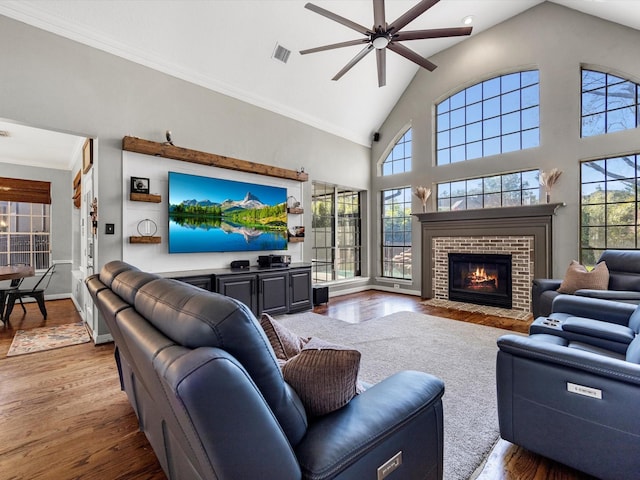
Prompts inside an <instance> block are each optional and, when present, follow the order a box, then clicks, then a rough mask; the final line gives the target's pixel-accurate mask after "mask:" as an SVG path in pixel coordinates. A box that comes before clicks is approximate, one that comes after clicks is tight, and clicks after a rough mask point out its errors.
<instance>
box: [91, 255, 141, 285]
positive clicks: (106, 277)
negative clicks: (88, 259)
mask: <svg viewBox="0 0 640 480" xmlns="http://www.w3.org/2000/svg"><path fill="white" fill-rule="evenodd" d="M127 270H135V271H137V272H139V271H140V270H138V269H137V268H136V267H134V266H133V265H129V264H128V263H126V262H123V261H121V260H113V261H111V262H109V263H105V265H104V267H102V270H101V271H100V281H101V282H102V283H104V284H105V285H106V286H107V287H109V288H111V283H112V282H113V279H114V278H115V277H116V276H118V275H119V274H121V273H122V272H125V271H127Z"/></svg>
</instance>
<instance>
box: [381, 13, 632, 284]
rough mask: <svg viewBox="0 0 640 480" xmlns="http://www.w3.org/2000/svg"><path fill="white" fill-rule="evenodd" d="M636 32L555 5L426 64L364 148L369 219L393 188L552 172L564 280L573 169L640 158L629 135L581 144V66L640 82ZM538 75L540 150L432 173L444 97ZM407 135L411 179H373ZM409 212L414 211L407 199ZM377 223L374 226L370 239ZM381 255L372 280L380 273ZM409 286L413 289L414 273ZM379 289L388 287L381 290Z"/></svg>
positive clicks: (575, 188)
mask: <svg viewBox="0 0 640 480" xmlns="http://www.w3.org/2000/svg"><path fill="white" fill-rule="evenodd" d="M638 45H640V31H637V30H633V29H630V28H626V27H623V26H620V25H617V24H614V23H610V22H607V21H604V20H600V19H598V18H595V17H591V16H588V15H584V14H581V13H579V12H576V11H574V10H570V9H567V8H565V7H561V6H559V5H556V4H553V3H548V2H547V3H543V4H541V5H539V6H536V7H534V8H532V9H530V10H528V11H526V12H524V13H522V14H521V15H519V16H516V17H514V18H512V19H510V20H508V21H506V22H504V23H502V24H500V25H497V26H496V27H494V28H492V29H490V30H488V31H485V32H483V33H480V34H477V35H472V37H471V38H469V39H467V40H465V41H464V42H462V43H461V44H459V45H457V46H455V47H453V48H450V49H448V50H446V51H444V52H441V53H440V54H438V55H436V56H434V57H433V58H431V60H432V61H433V62H434V63H435V64H436V65H438V68H437V69H436V70H435V71H434V72H431V73H429V72H427V71H425V70H422V69H421V70H420V71H419V72H418V73H417V75H416V76H415V78H414V79H413V81H412V83H411V84H410V86H409V87H408V88H407V90H406V91H405V93H404V94H403V96H402V98H401V99H400V101H399V102H398V103H397V105H396V106H395V108H394V109H393V111H392V113H391V114H390V115H389V117H388V118H387V120H386V121H385V122H384V124H383V125H382V126H381V127H380V132H381V136H382V141H381V142H379V143H376V144H374V145H373V147H372V152H371V154H372V165H371V175H372V189H371V191H372V196H373V197H374V199H375V200H374V203H372V210H373V212H372V213H373V218H378V217H379V214H380V208H379V196H380V195H379V192H380V190H381V189H386V188H392V187H394V186H401V185H403V186H408V185H410V186H412V190H415V187H416V186H417V185H428V186H431V187H432V189H433V195H432V199H431V200H432V202H433V203H432V204H431V207H430V208H431V210H430V211H435V208H436V207H435V201H434V198H433V197H435V184H436V183H438V182H443V181H450V180H457V179H463V178H471V177H479V176H484V175H490V174H493V173H497V172H512V171H520V170H526V169H534V168H539V169H542V170H549V169H551V168H553V167H558V168H560V169H561V170H563V171H564V174H563V175H562V177H561V179H560V182H559V183H558V185H557V186H556V188H555V189H554V191H553V193H552V201H553V202H565V203H566V207H564V208H561V209H560V210H559V212H558V215H557V217H556V219H555V220H556V222H555V235H554V239H553V241H554V252H555V253H554V276H555V277H562V276H563V275H564V272H565V269H566V267H567V265H568V264H569V262H570V261H571V260H572V259H574V258H577V257H578V246H579V236H578V229H579V202H580V193H579V192H580V185H579V182H580V180H579V179H580V172H579V161H580V160H585V159H593V158H602V157H605V156H610V155H615V154H620V153H628V152H638V151H640V134H639V132H638V130H637V129H634V130H627V131H623V132H618V133H613V134H608V135H601V136H596V137H590V138H584V139H581V138H580V68H581V66H585V67H588V68H594V69H601V70H605V71H610V72H613V73H617V74H619V75H621V76H623V77H626V78H629V79H631V80H633V81H635V82H640V61H638V60H640V56H639V54H638ZM529 68H537V69H539V72H540V147H538V148H533V149H528V150H522V151H518V152H511V153H506V154H502V155H496V156H493V157H487V158H480V159H474V160H470V161H466V162H460V163H457V164H452V165H446V166H440V167H435V166H434V164H435V160H434V148H435V145H434V133H433V132H434V131H435V122H434V115H433V111H432V110H433V108H434V105H435V104H436V103H438V102H440V101H442V100H443V99H444V98H446V97H448V96H450V95H451V94H453V93H455V92H457V91H459V90H461V89H463V88H466V87H468V86H471V85H474V84H476V83H478V82H480V81H483V80H486V79H488V78H492V77H495V76H497V75H501V74H504V73H509V72H512V71H519V70H523V69H529ZM409 123H410V124H411V125H412V127H413V163H412V165H413V171H412V172H411V173H409V174H403V175H396V176H388V177H378V176H377V173H376V162H378V161H379V160H381V159H384V155H385V154H386V152H387V151H388V148H389V146H390V144H389V142H391V141H392V140H393V138H394V137H395V136H396V134H397V133H398V132H399V131H400V130H401V129H402V128H403V127H404V126H405V125H407V124H409ZM413 211H414V212H420V211H421V206H420V202H419V201H418V200H417V199H416V198H415V197H414V202H413ZM378 229H379V222H372V227H371V232H370V235H371V237H372V238H375V237H376V232H378V231H379V230H378ZM413 245H415V246H418V245H420V229H419V223H418V222H417V220H414V223H413ZM379 263H380V258H379V253H377V252H376V254H375V258H374V259H373V260H372V264H371V270H372V273H376V272H378V273H379V270H380V267H379V266H378V265H379ZM420 264H421V258H420V252H419V248H414V249H413V264H412V267H413V271H414V272H420ZM413 277H414V280H413V284H412V285H406V286H405V285H401V288H404V289H407V290H409V289H412V290H420V275H419V273H416V274H414V276H413ZM380 284H381V285H388V283H384V282H381V283H380Z"/></svg>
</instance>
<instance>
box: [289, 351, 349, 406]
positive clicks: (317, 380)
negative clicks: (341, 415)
mask: <svg viewBox="0 0 640 480" xmlns="http://www.w3.org/2000/svg"><path fill="white" fill-rule="evenodd" d="M359 369H360V352H359V351H357V350H353V349H352V348H349V347H345V346H342V345H335V344H331V343H329V342H325V341H324V340H320V339H318V338H311V340H309V342H308V343H307V344H306V345H305V346H304V348H303V349H302V351H301V352H300V353H299V354H298V355H296V356H295V357H293V358H292V359H290V360H288V361H287V363H285V364H284V366H283V367H282V374H283V375H284V379H285V380H286V382H287V383H288V384H289V385H291V387H292V388H293V389H294V390H295V391H296V393H297V394H298V396H299V397H300V400H301V401H302V404H303V405H304V407H305V409H306V411H307V414H308V415H310V416H319V415H325V414H327V413H329V412H333V411H334V410H337V409H339V408H341V407H343V406H345V405H346V404H347V403H349V401H350V400H351V399H352V398H353V397H354V396H355V395H356V393H358V370H359Z"/></svg>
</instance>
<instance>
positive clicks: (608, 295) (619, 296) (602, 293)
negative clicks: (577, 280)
mask: <svg viewBox="0 0 640 480" xmlns="http://www.w3.org/2000/svg"><path fill="white" fill-rule="evenodd" d="M575 295H579V296H581V297H593V298H602V299H603V300H615V301H618V302H634V303H640V292H637V291H635V290H593V289H590V288H581V289H579V290H576V291H575Z"/></svg>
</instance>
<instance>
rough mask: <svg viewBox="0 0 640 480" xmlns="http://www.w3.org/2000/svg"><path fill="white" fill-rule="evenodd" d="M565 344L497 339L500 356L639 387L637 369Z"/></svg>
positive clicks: (549, 339)
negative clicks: (558, 367) (543, 363)
mask: <svg viewBox="0 0 640 480" xmlns="http://www.w3.org/2000/svg"><path fill="white" fill-rule="evenodd" d="M568 343H569V342H567V341H566V340H564V339H562V338H560V337H554V336H551V335H530V336H528V337H525V336H521V335H515V334H508V335H503V336H502V337H500V338H499V339H498V348H499V349H500V351H501V352H505V353H509V354H511V355H514V356H516V357H522V358H530V359H532V360H539V361H542V362H546V363H550V364H555V365H560V366H565V367H569V368H571V369H575V370H582V371H584V372H588V373H590V374H592V375H596V376H599V377H608V378H611V379H614V380H617V381H620V382H625V383H632V384H635V385H640V365H638V364H636V363H632V362H627V361H624V360H619V359H617V358H611V357H608V356H606V355H599V354H597V353H593V352H590V351H586V350H581V349H578V348H569V347H568Z"/></svg>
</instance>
